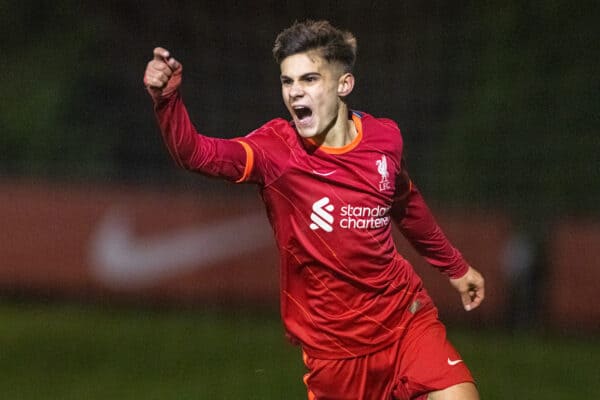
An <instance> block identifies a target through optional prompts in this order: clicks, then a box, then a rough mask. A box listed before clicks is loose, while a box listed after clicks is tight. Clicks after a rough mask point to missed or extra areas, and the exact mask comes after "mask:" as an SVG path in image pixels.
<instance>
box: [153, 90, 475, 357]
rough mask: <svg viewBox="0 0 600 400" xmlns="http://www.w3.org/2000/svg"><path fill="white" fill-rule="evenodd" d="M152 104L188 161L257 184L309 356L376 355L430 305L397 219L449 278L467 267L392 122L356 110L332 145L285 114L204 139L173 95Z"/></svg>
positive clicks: (286, 316) (288, 322)
mask: <svg viewBox="0 0 600 400" xmlns="http://www.w3.org/2000/svg"><path fill="white" fill-rule="evenodd" d="M155 110H156V113H157V116H158V120H159V124H160V127H161V131H162V134H163V137H164V139H165V142H166V144H167V147H168V148H169V151H170V152H171V154H172V155H173V157H174V159H175V160H176V161H177V162H178V163H179V164H180V165H181V166H183V167H185V168H187V169H190V170H193V171H197V172H201V173H205V174H209V175H213V176H221V177H224V178H226V179H229V180H232V181H236V182H254V183H257V184H258V185H259V186H260V190H261V195H262V198H263V200H264V203H265V205H266V208H267V213H268V218H269V221H270V223H271V226H272V227H273V230H274V233H275V238H276V241H277V246H278V248H279V251H280V257H281V266H280V267H281V272H280V274H281V315H282V318H283V322H284V325H285V328H286V331H287V333H288V335H289V336H290V337H292V338H293V339H294V340H296V341H298V342H300V343H301V345H302V346H303V349H304V351H305V352H306V353H307V354H308V355H310V356H312V357H316V358H346V357H354V356H358V355H363V354H367V353H370V352H373V351H376V350H378V349H381V348H383V347H385V346H387V345H389V344H390V343H392V342H393V341H394V340H396V339H398V338H399V337H400V335H402V333H403V331H404V329H406V326H407V323H408V322H409V321H410V319H411V318H412V317H413V316H414V315H415V313H417V312H423V311H424V310H427V309H430V308H432V307H434V306H433V304H432V302H431V299H430V298H429V296H428V295H427V293H426V292H425V290H424V289H423V287H422V282H421V279H420V278H419V277H418V276H417V275H416V273H415V272H414V270H413V267H412V266H411V265H410V264H409V263H408V262H407V261H406V260H405V259H404V258H403V257H402V256H401V255H400V254H398V252H397V250H396V247H395V244H394V241H393V237H392V226H391V222H392V221H395V222H396V223H397V225H398V227H399V228H400V230H401V231H402V232H403V234H404V235H405V236H406V237H407V239H408V240H409V241H410V242H411V243H412V244H413V246H415V248H416V249H417V250H418V251H419V253H420V254H421V255H423V256H424V257H425V258H426V260H427V261H428V262H429V263H430V264H432V265H434V266H436V267H438V268H440V269H442V270H443V271H444V272H445V273H447V274H448V275H449V276H450V277H459V276H462V275H463V274H464V273H466V271H467V269H468V265H467V264H466V262H465V261H464V259H463V258H462V256H461V254H460V252H458V250H456V249H455V248H454V247H453V246H452V245H451V244H450V243H449V241H448V240H447V239H446V237H445V236H444V234H443V233H442V231H441V229H440V228H439V226H438V225H437V223H436V222H435V220H434V218H433V216H432V215H431V213H430V211H429V209H428V208H427V206H426V204H425V202H424V201H423V198H422V197H421V195H420V193H419V191H418V190H417V189H416V187H415V186H414V185H413V184H412V182H410V180H409V179H408V175H407V173H406V171H405V170H404V169H403V163H402V147H403V142H402V136H401V134H400V130H399V129H398V127H397V126H396V124H395V123H394V122H393V121H391V120H388V119H381V118H375V117H373V116H371V115H369V114H366V113H362V112H352V116H351V118H352V119H353V121H354V123H355V126H356V129H357V132H358V134H357V136H356V138H355V139H354V140H353V142H352V143H350V144H348V145H347V146H345V147H343V148H328V147H325V146H315V145H314V144H312V143H310V142H309V141H306V140H304V139H302V138H301V137H300V136H299V135H298V134H297V133H296V131H295V129H294V126H293V124H292V123H290V122H288V121H286V120H283V119H275V120H272V121H270V122H268V123H267V124H265V125H263V126H262V127H260V128H259V129H257V130H255V131H254V132H252V133H250V134H248V135H247V136H245V137H242V138H237V139H217V138H209V137H206V136H203V135H200V134H198V132H197V131H196V129H195V128H194V127H193V125H192V124H191V122H190V120H189V117H188V114H187V111H186V109H185V106H184V105H183V102H182V100H181V98H180V97H179V95H178V94H175V95H174V96H172V97H170V98H168V99H163V100H161V101H159V102H158V103H157V104H156V107H155Z"/></svg>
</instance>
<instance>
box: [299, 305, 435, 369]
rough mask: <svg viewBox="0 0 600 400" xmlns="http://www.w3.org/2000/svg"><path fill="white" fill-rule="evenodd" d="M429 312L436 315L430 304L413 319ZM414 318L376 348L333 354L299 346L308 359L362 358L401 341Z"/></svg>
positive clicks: (363, 347) (363, 348)
mask: <svg viewBox="0 0 600 400" xmlns="http://www.w3.org/2000/svg"><path fill="white" fill-rule="evenodd" d="M430 312H436V313H437V307H436V306H435V305H434V304H431V305H429V306H427V307H425V308H423V309H421V310H419V312H418V313H417V314H415V316H414V317H417V316H419V317H423V316H424V315H425V313H430ZM414 317H411V318H410V320H409V321H407V323H406V329H401V330H398V332H396V334H395V335H392V336H390V337H389V338H388V339H387V340H385V341H383V342H381V343H380V344H378V345H377V346H369V345H365V346H361V347H360V348H358V349H357V350H355V351H354V350H353V349H348V351H347V352H334V351H327V350H316V349H309V348H307V347H306V346H304V345H301V348H302V352H303V353H304V354H306V356H308V357H310V358H316V359H318V360H344V359H350V358H357V357H364V356H366V355H369V354H373V353H376V352H378V351H381V350H383V349H385V348H386V347H389V346H391V345H393V344H394V343H396V342H397V341H398V340H401V339H402V337H403V336H404V335H405V334H406V332H407V330H408V329H409V328H410V325H411V323H412V321H413V319H414ZM348 352H352V353H353V355H348Z"/></svg>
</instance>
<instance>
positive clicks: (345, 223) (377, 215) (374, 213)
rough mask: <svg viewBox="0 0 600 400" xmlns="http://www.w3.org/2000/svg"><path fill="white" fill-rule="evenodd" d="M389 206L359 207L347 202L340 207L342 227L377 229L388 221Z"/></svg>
mask: <svg viewBox="0 0 600 400" xmlns="http://www.w3.org/2000/svg"><path fill="white" fill-rule="evenodd" d="M389 211H390V207H381V206H377V207H360V206H353V205H351V204H347V205H345V206H343V207H342V208H341V209H340V217H341V219H340V227H341V228H343V229H377V228H382V227H384V226H387V225H388V224H389V223H390V216H389Z"/></svg>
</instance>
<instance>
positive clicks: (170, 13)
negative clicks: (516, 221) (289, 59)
mask: <svg viewBox="0 0 600 400" xmlns="http://www.w3.org/2000/svg"><path fill="white" fill-rule="evenodd" d="M259 3H260V4H254V3H252V4H244V3H243V2H237V1H225V2H218V3H217V2H212V3H210V4H198V3H197V2H190V1H180V2H176V3H172V2H160V1H159V2H152V3H150V5H149V4H142V3H140V2H137V1H132V0H126V1H121V2H108V3H101V2H84V3H81V2H77V1H74V0H60V1H55V2H46V3H43V2H42V3H39V2H10V1H6V0H4V1H0V7H1V8H0V9H1V12H0V32H1V33H2V37H3V39H4V40H3V53H4V57H3V60H2V68H3V75H4V77H5V79H4V80H3V81H4V85H3V89H4V93H3V96H2V97H1V98H0V130H1V131H2V135H0V149H1V154H2V157H1V158H0V174H1V175H10V176H42V177H49V178H58V179H84V180H88V179H93V180H96V181H105V180H133V181H135V182H142V183H148V182H150V183H151V182H158V181H160V182H164V181H167V180H170V181H173V180H174V179H175V180H179V179H183V178H181V177H180V175H179V174H178V172H175V171H174V168H173V164H172V163H171V162H170V160H169V159H168V156H167V154H166V152H165V151H164V149H163V146H162V143H161V141H160V138H159V137H158V134H157V129H156V126H155V122H154V117H153V115H152V110H151V105H150V102H149V100H148V98H147V96H146V94H145V93H144V90H143V87H142V83H141V80H142V74H143V70H144V67H145V64H146V62H147V61H148V59H149V56H150V54H151V50H152V48H153V47H155V46H157V45H163V46H166V47H169V48H170V49H172V50H173V53H174V54H175V55H176V56H177V57H178V58H179V59H180V60H181V61H182V62H183V63H184V65H185V68H186V70H185V78H184V81H185V82H184V87H183V92H184V95H185V97H186V101H187V103H188V105H189V108H190V110H191V114H192V118H193V119H194V121H196V122H197V125H198V126H199V128H200V129H201V130H202V131H203V132H206V133H208V134H211V135H217V136H223V137H231V136H235V135H242V134H245V133H246V132H249V131H250V130H252V129H253V128H255V127H256V126H258V125H260V124H262V123H263V122H265V121H266V120H268V119H270V118H272V117H276V116H285V115H286V113H285V110H284V108H283V106H282V105H281V104H280V103H281V101H280V99H279V96H280V95H279V88H278V79H277V75H278V71H277V66H276V65H274V63H273V61H272V59H271V55H270V49H271V45H272V42H273V39H274V37H275V35H276V34H277V32H279V31H280V30H281V29H282V28H284V27H286V26H287V25H289V24H290V23H291V22H292V21H294V20H296V19H299V20H301V19H305V18H327V19H330V20H332V22H334V23H335V24H337V25H339V26H341V27H344V28H348V29H351V30H353V31H354V32H355V33H356V35H357V37H358V40H359V60H358V64H357V77H358V82H357V88H356V90H355V94H353V97H352V98H351V103H352V105H353V106H354V107H355V108H358V109H363V110H366V111H368V112H370V113H373V114H375V115H381V116H387V117H391V118H393V119H396V120H397V121H398V122H399V124H400V126H401V128H402V130H403V133H404V136H405V140H406V143H407V145H406V154H407V158H408V160H409V166H410V167H411V170H412V174H413V175H414V177H415V180H416V181H417V182H419V183H420V186H421V187H422V188H423V189H424V191H425V192H427V193H428V197H429V198H430V199H431V201H432V203H434V204H435V203H436V202H443V203H444V204H456V205H458V206H476V207H482V208H488V207H493V208H505V209H507V210H509V211H511V212H514V213H516V214H517V215H521V216H525V217H526V218H530V217H531V216H535V217H536V218H537V219H539V220H541V219H543V218H545V217H550V216H553V215H556V214H565V213H579V212H581V213H597V211H598V201H597V200H598V198H600V178H599V176H600V162H599V157H598V153H599V152H600V140H599V139H598V133H599V124H598V122H599V121H598V119H599V118H598V117H599V115H598V110H599V109H600V104H599V96H598V89H599V88H600V85H599V75H598V73H597V71H596V69H597V65H598V51H597V45H596V42H597V38H598V36H599V35H598V33H599V29H598V24H597V20H598V17H599V16H600V15H599V13H598V8H599V6H598V4H597V2H592V1H584V2H576V3H573V2H570V1H567V0H551V1H545V2H528V1H523V0H521V1H516V0H513V1H508V2H503V3H502V4H500V3H498V4H496V3H494V2H491V3H490V2H483V3H482V2H466V3H461V4H456V3H452V4H450V3H448V2H444V1H425V2H402V3H398V4H396V5H393V6H391V5H383V4H382V2H370V3H369V2H364V1H348V2H344V3H343V6H342V5H341V3H339V2H318V1H312V0H311V1H306V2H301V3H302V4H300V3H299V2H292V1H283V2H277V1H262V2H259ZM342 7H343V10H341V8H342ZM258 10H260V11H258ZM342 11H343V12H342ZM367 16H368V18H367ZM257 94H259V95H260V97H258V98H257ZM184 179H187V178H184ZM196 181H197V182H200V181H201V180H196ZM200 184H201V183H200Z"/></svg>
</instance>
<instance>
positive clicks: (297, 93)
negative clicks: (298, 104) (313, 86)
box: [290, 82, 304, 98]
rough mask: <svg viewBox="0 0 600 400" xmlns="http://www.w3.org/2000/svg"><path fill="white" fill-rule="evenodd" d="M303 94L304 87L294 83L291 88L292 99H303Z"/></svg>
mask: <svg viewBox="0 0 600 400" xmlns="http://www.w3.org/2000/svg"><path fill="white" fill-rule="evenodd" d="M303 94H304V89H303V88H302V85H300V84H299V83H298V82H294V83H292V86H291V87H290V97H291V98H297V97H301V96H302V95H303Z"/></svg>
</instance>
